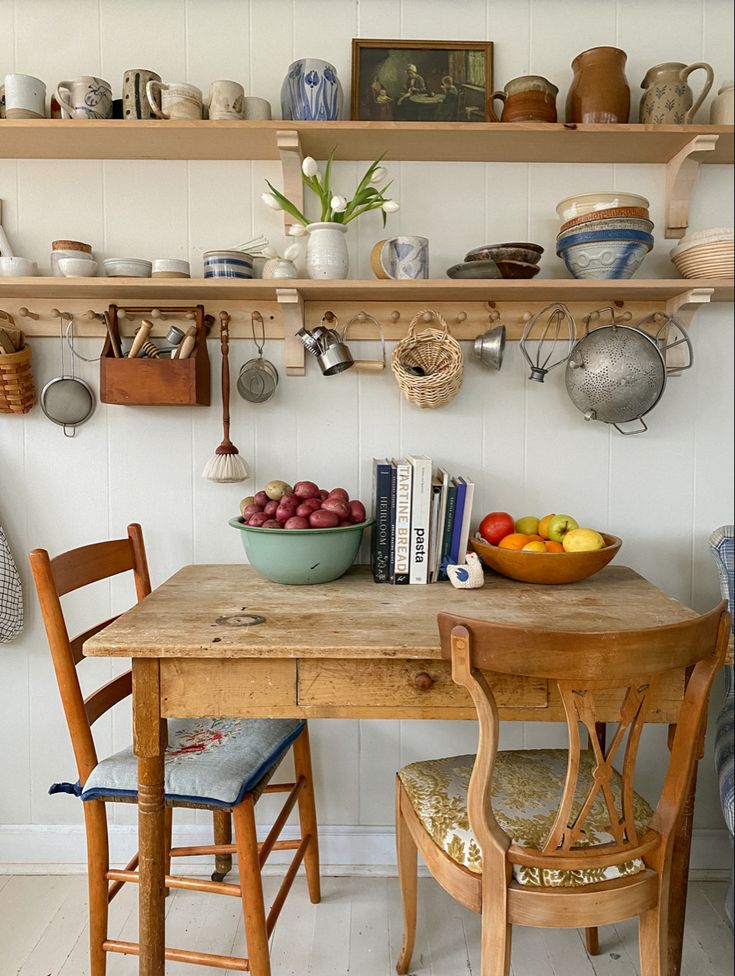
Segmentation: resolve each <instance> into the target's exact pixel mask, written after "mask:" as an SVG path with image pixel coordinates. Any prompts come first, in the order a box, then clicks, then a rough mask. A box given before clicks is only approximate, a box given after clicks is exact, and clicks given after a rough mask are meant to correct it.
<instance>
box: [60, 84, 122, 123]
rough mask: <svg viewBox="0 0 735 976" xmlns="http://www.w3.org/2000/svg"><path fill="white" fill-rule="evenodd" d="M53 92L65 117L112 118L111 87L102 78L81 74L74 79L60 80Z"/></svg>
mask: <svg viewBox="0 0 735 976" xmlns="http://www.w3.org/2000/svg"><path fill="white" fill-rule="evenodd" d="M62 93H63V94H62ZM55 94H56V100H57V102H58V103H59V105H60V106H61V109H62V114H64V116H65V118H67V119H111V118H112V88H111V87H110V83H109V81H103V80H102V78H95V77H94V76H93V75H82V76H81V78H76V79H75V80H74V81H60V82H59V83H58V85H57V86H56V92H55Z"/></svg>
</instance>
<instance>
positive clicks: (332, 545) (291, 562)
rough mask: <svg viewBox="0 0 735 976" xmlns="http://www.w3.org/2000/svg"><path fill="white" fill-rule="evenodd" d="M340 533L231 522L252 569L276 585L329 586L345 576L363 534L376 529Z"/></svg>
mask: <svg viewBox="0 0 735 976" xmlns="http://www.w3.org/2000/svg"><path fill="white" fill-rule="evenodd" d="M372 523H373V520H372V519H368V520H367V521H366V522H361V523H360V524H359V525H344V526H338V527H337V528H336V529H256V528H255V526H254V525H245V524H244V523H243V522H241V521H240V519H239V518H231V519H230V525H231V526H232V527H233V529H239V530H240V533H241V535H240V538H241V539H242V545H243V549H244V550H245V555H246V556H247V557H248V562H249V563H250V564H251V566H254V567H255V569H256V570H257V571H258V572H259V573H260V575H261V576H265V578H266V579H269V580H271V582H273V583H296V584H301V585H303V584H305V583H328V582H329V581H330V580H335V579H338V578H339V577H340V576H343V575H344V574H345V573H346V572H347V570H348V569H349V568H350V566H351V565H352V564H353V563H354V561H355V557H356V556H357V552H358V550H359V548H360V543H361V542H362V533H363V532H364V530H365V529H366V528H367V527H368V526H369V525H372Z"/></svg>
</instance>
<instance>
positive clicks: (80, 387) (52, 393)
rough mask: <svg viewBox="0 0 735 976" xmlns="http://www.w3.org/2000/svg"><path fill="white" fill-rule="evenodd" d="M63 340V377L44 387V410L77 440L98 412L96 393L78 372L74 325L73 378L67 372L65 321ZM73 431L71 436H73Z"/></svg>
mask: <svg viewBox="0 0 735 976" xmlns="http://www.w3.org/2000/svg"><path fill="white" fill-rule="evenodd" d="M59 323H60V330H59V331H60V338H61V376H57V377H55V378H54V379H52V380H49V382H48V383H47V384H46V386H44V388H43V390H42V391H41V409H42V410H43V412H44V413H45V414H46V416H47V417H48V419H49V420H51V421H52V422H53V423H55V424H58V425H59V426H60V427H63V428H64V434H65V435H66V436H67V437H73V436H74V434H75V433H76V429H77V427H78V426H79V424H83V423H84V421H85V420H89V418H90V417H91V416H92V414H93V413H94V393H93V392H92V388H91V386H90V385H89V384H88V383H85V381H84V380H82V379H79V377H78V376H76V374H75V371H74V358H75V355H76V354H75V352H74V329H73V323H70V325H71V327H72V328H71V337H70V338H69V349H70V351H71V375H70V376H67V375H66V371H65V369H64V320H63V318H62V319H60V320H59ZM69 431H71V433H69Z"/></svg>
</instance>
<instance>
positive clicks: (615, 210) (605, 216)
mask: <svg viewBox="0 0 735 976" xmlns="http://www.w3.org/2000/svg"><path fill="white" fill-rule="evenodd" d="M649 216H650V214H649V212H648V210H647V209H646V208H645V207H606V208H605V210H602V211H600V210H593V211H592V213H587V214H581V215H580V216H579V217H572V219H571V220H565V221H564V223H563V224H562V225H561V227H560V228H559V230H569V228H570V227H576V226H577V225H579V224H587V223H589V222H590V221H594V220H601V219H602V220H613V219H615V220H617V218H618V217H640V218H643V220H648V218H649Z"/></svg>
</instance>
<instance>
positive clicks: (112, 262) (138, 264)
mask: <svg viewBox="0 0 735 976" xmlns="http://www.w3.org/2000/svg"><path fill="white" fill-rule="evenodd" d="M102 263H103V264H104V267H105V274H106V275H107V277H108V278H150V276H151V269H152V264H151V262H150V261H146V260H145V259H144V258H107V259H106V260H105V261H103V262H102Z"/></svg>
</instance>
